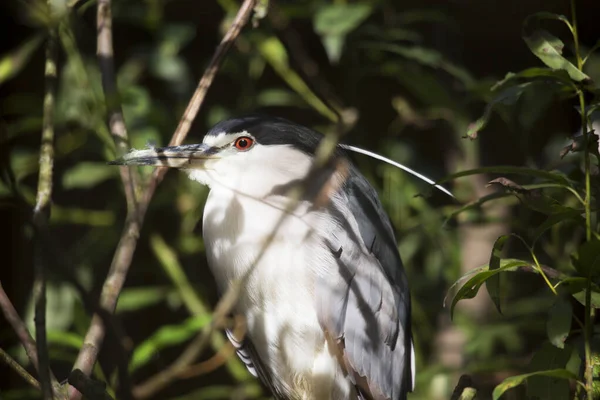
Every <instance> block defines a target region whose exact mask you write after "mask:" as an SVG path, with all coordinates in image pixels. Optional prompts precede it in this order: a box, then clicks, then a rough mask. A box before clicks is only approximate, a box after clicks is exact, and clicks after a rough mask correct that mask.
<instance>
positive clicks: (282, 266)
mask: <svg viewBox="0 0 600 400" xmlns="http://www.w3.org/2000/svg"><path fill="white" fill-rule="evenodd" d="M284 208H285V207H284ZM281 215H282V211H281V209H278V208H276V207H273V206H272V205H268V204H265V203H264V202H261V201H257V200H254V199H249V198H245V197H241V196H235V197H234V196H233V195H232V194H231V193H223V192H221V193H218V192H217V193H215V192H214V191H211V193H210V195H209V199H208V200H207V203H206V208H205V211H204V228H203V230H204V240H205V245H206V252H207V256H208V262H209V265H210V266H211V269H212V271H213V274H214V275H215V279H216V280H217V282H218V284H219V285H220V286H221V290H226V289H227V287H228V286H229V284H231V282H232V281H233V280H235V279H240V278H241V279H245V284H244V285H243V289H242V291H241V293H240V295H239V302H238V307H237V311H238V312H240V313H241V314H242V315H244V316H245V318H246V324H247V333H248V335H249V337H250V339H251V341H252V344H253V345H254V347H255V348H256V351H257V352H258V354H259V356H260V359H261V363H262V364H263V365H264V366H265V367H266V368H267V370H268V371H269V373H270V374H271V377H272V379H273V381H274V382H275V384H276V385H277V386H278V387H280V389H281V390H282V391H283V392H286V393H288V394H289V395H290V397H292V398H301V399H348V398H349V396H350V393H351V392H352V390H353V389H352V386H351V384H350V383H349V382H348V381H347V379H346V378H345V377H344V374H343V371H342V369H341V368H340V366H339V364H338V362H337V360H336V359H335V358H334V357H333V356H332V355H331V352H330V350H329V348H328V345H327V341H326V339H325V335H324V333H323V330H322V329H321V326H320V324H319V322H318V320H317V315H316V311H315V301H314V299H315V296H314V288H315V278H316V277H318V276H319V275H318V274H321V273H323V271H324V270H326V269H327V268H328V267H327V266H328V265H330V266H332V267H333V266H334V265H335V264H334V260H333V258H332V257H331V255H330V253H329V251H321V250H322V249H321V248H320V246H321V244H320V243H321V242H320V241H319V240H317V239H318V237H317V232H318V231H319V226H318V225H319V224H320V221H322V217H320V216H319V214H317V213H313V214H309V213H306V206H304V208H303V207H302V206H300V207H299V208H298V209H297V210H296V215H300V217H298V216H288V217H287V218H286V219H285V220H284V223H283V224H282V225H281V226H280V228H279V232H280V233H278V234H276V235H275V236H274V237H271V234H272V232H273V230H274V228H275V226H276V225H277V223H278V221H279V219H280V217H281ZM283 232H285V234H283ZM270 239H271V243H270V244H269V245H268V246H267V247H266V250H264V252H263V254H262V255H260V253H261V252H262V251H263V248H264V247H265V244H267V242H268V241H269V240H270ZM257 259H258V261H257ZM249 271H250V272H249Z"/></svg>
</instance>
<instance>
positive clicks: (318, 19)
mask: <svg viewBox="0 0 600 400" xmlns="http://www.w3.org/2000/svg"><path fill="white" fill-rule="evenodd" d="M372 11H373V6H372V5H371V4H369V3H344V4H342V3H334V4H328V5H326V6H324V7H322V8H321V9H319V10H318V11H317V13H316V14H315V16H314V20H313V25H314V27H315V32H317V33H318V34H319V35H321V40H322V41H323V46H324V47H325V50H326V52H327V56H328V57H329V60H330V61H331V62H332V63H337V62H338V61H339V60H340V57H341V55H342V48H343V47H344V42H345V40H346V36H347V35H348V34H349V33H350V32H351V31H352V30H354V29H356V27H358V26H359V25H360V24H361V23H362V22H363V21H364V20H365V19H366V18H367V17H368V16H369V15H370V14H371V12H372Z"/></svg>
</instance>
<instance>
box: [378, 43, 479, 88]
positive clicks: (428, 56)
mask: <svg viewBox="0 0 600 400" xmlns="http://www.w3.org/2000/svg"><path fill="white" fill-rule="evenodd" d="M367 46H368V47H369V48H374V49H380V50H384V51H388V52H391V53H395V54H398V55H400V56H402V57H405V58H407V59H409V60H413V61H416V62H418V63H420V64H422V65H426V66H428V67H431V68H436V69H441V70H443V71H446V72H447V73H448V74H450V75H451V76H453V77H454V78H456V79H457V80H458V81H460V82H461V83H462V84H463V85H465V86H471V85H473V84H474V82H475V79H474V78H473V77H472V76H471V74H470V73H469V72H468V71H467V70H465V69H464V68H461V67H459V66H457V65H455V64H454V63H451V62H450V61H448V60H447V59H446V58H445V57H444V56H443V55H442V53H440V52H439V51H437V50H434V49H429V48H426V47H422V46H402V45H397V44H391V43H367Z"/></svg>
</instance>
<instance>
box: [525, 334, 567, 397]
mask: <svg viewBox="0 0 600 400" xmlns="http://www.w3.org/2000/svg"><path fill="white" fill-rule="evenodd" d="M572 354H573V349H571V348H570V347H569V346H566V348H564V349H559V348H557V347H554V346H553V345H552V344H550V343H548V342H545V343H543V344H542V346H541V347H540V349H539V350H538V351H536V353H535V354H534V356H533V358H532V359H531V362H530V363H529V370H530V371H541V370H548V369H567V370H569V371H571V370H570V369H569V368H567V363H568V362H569V360H570V358H571V356H572ZM571 372H573V371H571ZM527 396H528V398H529V399H532V400H536V399H537V400H542V399H543V400H551V399H556V400H562V399H567V398H569V381H567V380H565V379H560V378H555V377H548V376H532V377H530V378H529V379H528V380H527Z"/></svg>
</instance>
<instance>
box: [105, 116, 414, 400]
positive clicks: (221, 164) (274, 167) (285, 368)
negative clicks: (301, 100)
mask: <svg viewBox="0 0 600 400" xmlns="http://www.w3.org/2000/svg"><path fill="white" fill-rule="evenodd" d="M325 138H326V136H325V135H323V134H322V133H320V132H317V131H315V130H313V129H311V128H308V127H305V126H303V125H300V124H296V123H294V122H291V121H289V120H287V119H283V118H279V117H272V116H266V115H262V114H251V115H245V116H240V117H234V118H230V119H227V120H224V121H221V122H219V123H217V124H216V125H215V126H213V127H212V128H211V129H210V130H209V131H208V132H207V133H206V134H205V136H204V138H203V140H202V143H200V144H186V145H180V146H170V147H149V148H147V149H142V150H132V151H130V152H129V153H127V154H125V155H124V156H123V157H121V158H120V159H117V160H115V161H113V162H112V164H116V165H146V166H155V167H171V168H178V169H181V170H183V171H184V172H185V173H187V175H188V177H189V178H190V179H192V180H193V181H197V182H198V183H200V184H202V185H206V186H208V188H209V194H208V197H207V200H206V204H205V206H204V212H203V218H202V235H203V240H204V243H205V248H206V257H207V261H208V266H209V268H210V270H211V272H212V274H213V276H214V278H215V282H216V284H217V287H218V289H219V292H220V293H221V294H223V293H226V292H227V290H228V289H230V288H231V287H232V285H234V284H235V283H236V282H242V283H241V284H240V285H239V289H238V290H239V292H238V293H237V300H236V303H235V306H234V308H233V312H235V313H236V314H239V315H241V316H243V317H244V319H245V324H246V329H245V334H244V335H243V336H242V335H239V334H236V333H235V332H234V330H228V331H227V336H228V337H229V339H230V340H231V342H232V344H233V345H234V346H235V348H236V352H237V354H238V356H239V357H240V358H241V359H242V361H243V362H244V363H245V364H246V367H247V368H248V370H249V371H250V372H251V373H252V374H253V375H254V376H256V377H258V378H259V379H260V380H261V381H262V382H263V384H264V385H265V386H266V387H267V388H268V389H270V391H271V392H272V394H273V396H274V397H275V398H276V399H290V400H291V399H303V400H304V399H306V400H308V399H334V400H341V399H373V400H380V399H381V400H383V399H389V400H402V399H406V398H407V395H408V393H409V392H411V391H413V389H414V385H415V374H416V369H415V350H414V344H413V338H412V332H411V298H410V291H409V285H408V280H407V276H406V272H405V270H404V267H403V264H402V261H401V258H400V254H399V251H398V245H397V241H396V238H395V234H394V229H393V226H392V223H391V221H390V219H389V217H388V215H387V214H386V212H385V210H384V208H383V206H382V204H381V202H380V200H379V198H378V195H377V192H376V190H375V189H374V187H373V186H372V185H371V184H370V183H369V182H368V180H367V179H366V178H365V177H364V176H363V175H362V174H361V172H360V171H359V170H358V168H357V167H356V166H355V165H354V164H353V163H352V161H351V158H350V156H349V152H348V150H352V147H351V146H347V145H340V144H338V145H337V146H336V147H335V148H334V149H333V151H332V154H330V155H329V157H325V158H324V157H322V155H320V154H322V153H320V150H319V148H320V146H321V144H322V143H324V139H325Z"/></svg>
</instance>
